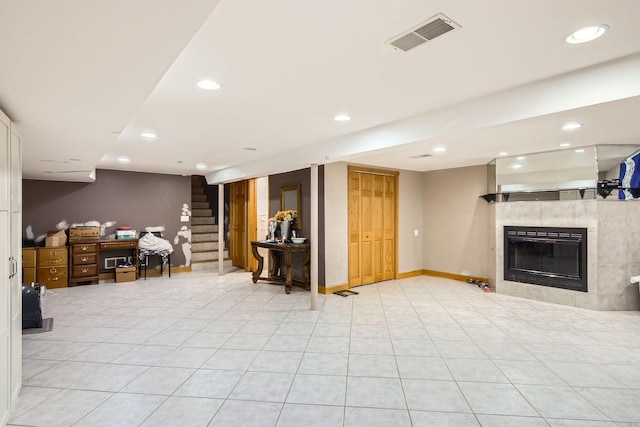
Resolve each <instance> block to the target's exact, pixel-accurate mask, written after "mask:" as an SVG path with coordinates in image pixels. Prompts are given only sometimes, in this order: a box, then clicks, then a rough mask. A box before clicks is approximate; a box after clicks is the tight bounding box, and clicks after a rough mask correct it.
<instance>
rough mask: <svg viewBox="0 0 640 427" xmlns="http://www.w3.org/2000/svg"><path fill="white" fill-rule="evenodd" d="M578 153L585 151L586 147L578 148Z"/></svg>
mask: <svg viewBox="0 0 640 427" xmlns="http://www.w3.org/2000/svg"><path fill="white" fill-rule="evenodd" d="M576 153H584V148H578V149H577V150H576Z"/></svg>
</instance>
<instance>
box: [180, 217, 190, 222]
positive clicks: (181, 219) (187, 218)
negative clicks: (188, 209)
mask: <svg viewBox="0 0 640 427" xmlns="http://www.w3.org/2000/svg"><path fill="white" fill-rule="evenodd" d="M180 222H189V215H180Z"/></svg>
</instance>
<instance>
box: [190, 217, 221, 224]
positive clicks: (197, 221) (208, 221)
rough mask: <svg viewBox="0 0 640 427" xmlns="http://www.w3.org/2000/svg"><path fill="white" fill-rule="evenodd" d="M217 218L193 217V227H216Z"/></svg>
mask: <svg viewBox="0 0 640 427" xmlns="http://www.w3.org/2000/svg"><path fill="white" fill-rule="evenodd" d="M215 223H216V217H214V216H192V217H191V225H215Z"/></svg>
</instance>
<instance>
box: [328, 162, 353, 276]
mask: <svg viewBox="0 0 640 427" xmlns="http://www.w3.org/2000/svg"><path fill="white" fill-rule="evenodd" d="M347 200H348V191H347V164H346V163H343V162H339V163H330V164H327V165H325V166H324V224H325V225H324V245H325V246H324V247H325V286H326V287H331V286H338V285H343V284H346V283H348V281H349V252H348V247H349V246H348V245H349V243H348V237H349V236H348V233H349V226H348V222H349V221H348V213H349V210H348V203H347Z"/></svg>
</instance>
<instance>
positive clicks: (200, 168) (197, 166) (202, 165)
mask: <svg viewBox="0 0 640 427" xmlns="http://www.w3.org/2000/svg"><path fill="white" fill-rule="evenodd" d="M206 168H207V165H205V164H204V163H198V164H196V169H198V170H199V171H203V170H205V169H206Z"/></svg>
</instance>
